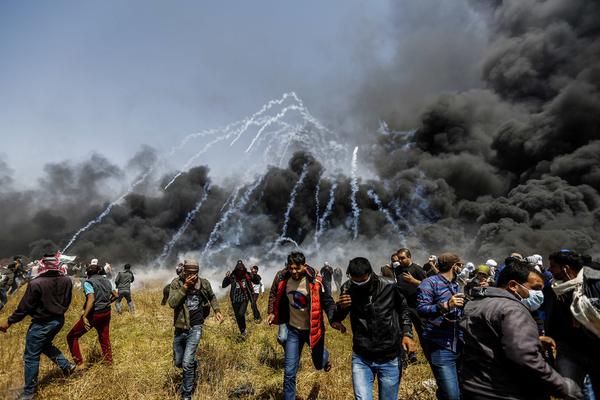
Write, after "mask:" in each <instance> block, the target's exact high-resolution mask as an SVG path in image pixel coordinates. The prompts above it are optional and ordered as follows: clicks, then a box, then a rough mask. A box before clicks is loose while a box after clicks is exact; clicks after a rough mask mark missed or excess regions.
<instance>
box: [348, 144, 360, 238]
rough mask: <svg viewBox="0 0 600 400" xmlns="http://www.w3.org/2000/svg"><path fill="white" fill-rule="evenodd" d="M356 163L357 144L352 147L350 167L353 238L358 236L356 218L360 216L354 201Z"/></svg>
mask: <svg viewBox="0 0 600 400" xmlns="http://www.w3.org/2000/svg"><path fill="white" fill-rule="evenodd" d="M357 164H358V146H356V147H355V148H354V152H353V153H352V168H351V170H350V173H351V177H352V180H351V181H350V184H351V186H352V192H351V194H350V203H351V205H352V218H353V219H352V234H353V237H354V239H356V238H357V237H358V219H359V217H360V208H359V207H358V203H357V201H356V193H358V178H357V176H356V170H357Z"/></svg>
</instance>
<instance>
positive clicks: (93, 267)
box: [85, 263, 102, 277]
mask: <svg viewBox="0 0 600 400" xmlns="http://www.w3.org/2000/svg"><path fill="white" fill-rule="evenodd" d="M101 269H102V268H101V267H100V266H99V265H98V263H96V264H91V263H90V265H88V266H87V268H86V269H85V272H86V273H87V276H88V277H90V276H93V275H98V274H99V273H100V270H101Z"/></svg>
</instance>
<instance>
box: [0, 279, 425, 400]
mask: <svg viewBox="0 0 600 400" xmlns="http://www.w3.org/2000/svg"><path fill="white" fill-rule="evenodd" d="M159 286H160V285H159V284H156V285H155V287H152V286H146V287H145V288H143V289H139V290H138V291H136V292H134V302H135V306H136V312H135V314H133V315H132V314H130V313H128V312H124V313H123V315H117V314H116V313H115V312H114V311H113V316H112V320H111V341H112V347H113V357H114V363H113V365H112V366H107V365H103V364H102V363H99V362H97V361H98V360H99V358H100V347H99V344H98V341H97V337H96V334H95V331H91V332H89V333H88V334H86V335H85V336H84V337H83V338H82V339H81V342H80V343H81V347H82V352H83V355H84V358H85V359H86V361H87V362H88V367H87V369H85V370H83V371H81V372H77V373H75V374H74V375H72V376H70V377H63V376H62V374H61V373H60V371H59V370H58V369H57V368H56V367H54V365H53V364H52V362H51V361H49V360H48V359H47V358H45V357H44V356H42V361H41V368H40V377H39V379H40V384H39V388H38V398H39V399H65V400H66V399H73V400H74V399H86V400H94V399H120V400H125V399H131V400H134V399H135V400H138V399H148V400H150V399H178V398H179V396H178V395H177V388H178V385H179V382H180V380H181V378H180V377H181V371H180V370H178V369H176V368H175V367H173V365H172V338H173V327H172V315H173V314H172V310H171V309H170V308H168V306H161V305H160V300H161V297H162V293H161V288H160V287H159ZM23 291H24V287H22V288H21V289H20V291H19V293H18V294H17V296H13V297H11V299H10V300H9V303H8V304H7V306H6V307H5V308H4V310H3V311H2V314H1V315H0V318H6V317H7V316H8V315H10V312H12V310H13V309H14V308H15V307H16V304H17V301H18V300H19V298H20V297H21V295H22V293H23ZM82 302H83V294H82V292H81V290H80V289H79V290H75V291H74V295H73V303H72V305H71V308H70V309H69V311H68V312H67V314H66V322H65V327H64V328H63V329H62V331H61V332H60V333H59V334H58V336H57V337H56V339H55V341H54V344H55V345H56V346H58V347H59V348H60V349H61V350H62V351H63V352H64V353H65V355H67V357H68V358H69V359H70V354H69V353H68V348H67V344H66V339H65V337H66V334H67V332H68V331H69V329H70V328H71V327H72V326H73V324H74V323H75V322H76V320H77V319H78V318H79V315H80V310H81V306H82ZM260 305H261V311H262V310H265V309H266V294H265V295H263V296H262V297H261V300H260ZM221 307H222V310H223V313H224V315H225V317H226V321H225V322H224V323H223V324H222V325H219V324H217V323H216V322H215V321H214V318H213V315H212V313H211V317H210V318H209V320H208V321H207V323H206V324H205V331H204V335H203V337H202V340H201V343H200V346H199V350H198V356H199V360H200V365H201V373H200V380H199V383H198V389H197V391H196V394H195V396H194V398H195V399H207V400H213V399H214V400H216V399H219V400H221V399H231V398H242V399H279V398H281V397H282V382H283V369H282V364H283V350H282V348H281V346H279V345H278V344H277V342H276V339H275V337H276V334H277V328H276V327H269V326H267V325H266V324H265V323H262V324H259V325H257V324H254V323H252V322H250V321H251V320H252V318H251V312H250V310H249V313H248V321H249V323H248V327H249V328H248V330H249V335H248V338H247V340H246V341H243V342H242V341H239V340H238V330H237V326H236V324H235V321H234V318H233V311H232V310H231V307H230V305H229V298H228V296H226V297H224V298H223V299H222V300H221ZM125 308H126V307H125ZM28 326H29V322H28V320H25V321H22V322H20V323H19V324H17V325H13V326H11V327H10V329H9V331H8V333H6V334H0V365H2V368H0V398H1V399H11V398H13V397H14V396H16V395H17V394H18V393H19V391H20V389H21V386H22V384H23V362H22V355H23V348H24V342H25V340H24V339H25V334H26V331H27V327H28ZM346 326H347V327H349V321H346ZM326 338H327V347H328V348H329V350H330V353H331V360H332V363H333V369H332V370H331V371H330V372H329V373H326V372H323V371H315V369H314V368H313V366H312V363H311V360H310V354H309V352H308V350H307V349H306V348H305V350H304V353H303V357H302V361H301V369H300V371H299V373H298V398H301V399H305V400H308V399H327V400H346V399H352V398H353V395H352V373H351V353H352V352H351V349H352V343H351V335H350V332H348V333H346V334H345V335H343V334H341V333H339V332H337V331H334V330H333V329H328V331H327V335H326ZM419 359H420V361H422V362H420V363H418V364H415V365H412V366H409V367H408V368H407V369H406V370H404V374H403V377H402V385H401V391H400V392H401V393H400V398H401V399H432V398H434V396H433V394H432V393H431V392H429V391H428V390H427V389H426V387H425V385H423V383H422V382H423V381H425V380H428V379H430V378H431V372H430V369H429V367H428V366H427V364H426V363H425V362H424V359H423V357H422V355H419Z"/></svg>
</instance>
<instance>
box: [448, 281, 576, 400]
mask: <svg viewBox="0 0 600 400" xmlns="http://www.w3.org/2000/svg"><path fill="white" fill-rule="evenodd" d="M471 295H472V296H473V297H472V300H470V301H469V302H467V304H466V306H465V317H464V319H463V320H462V321H461V326H462V329H463V331H464V347H463V353H462V357H463V362H462V369H461V374H460V378H461V384H462V391H463V393H464V394H465V395H466V397H474V398H477V399H498V400H500V399H502V400H512V399H523V400H525V399H527V400H533V399H547V398H548V396H549V395H551V396H555V397H560V398H563V397H564V396H565V394H566V393H565V390H566V383H565V379H564V378H563V377H562V376H561V375H560V374H559V373H558V372H556V371H555V370H554V369H553V368H552V367H551V366H550V365H549V364H548V363H547V362H546V360H544V357H543V355H542V348H541V344H540V341H539V336H538V330H537V326H536V323H535V321H534V319H533V317H532V316H531V313H530V312H529V311H528V310H527V308H526V307H525V306H524V305H523V304H522V303H521V302H520V301H519V300H518V299H517V298H516V297H515V296H513V295H512V294H510V293H509V292H508V291H506V290H505V289H500V288H495V287H483V288H474V289H473V291H472V292H471Z"/></svg>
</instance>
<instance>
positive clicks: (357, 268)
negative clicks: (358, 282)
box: [346, 257, 373, 276]
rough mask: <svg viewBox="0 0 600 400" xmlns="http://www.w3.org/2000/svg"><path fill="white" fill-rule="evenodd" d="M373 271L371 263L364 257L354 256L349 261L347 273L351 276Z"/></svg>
mask: <svg viewBox="0 0 600 400" xmlns="http://www.w3.org/2000/svg"><path fill="white" fill-rule="evenodd" d="M372 272H373V268H372V267H371V263H370V262H369V260H367V259H366V258H364V257H356V258H353V259H352V260H350V262H349V263H348V268H347V269H346V274H348V275H350V276H361V275H364V274H370V273H372Z"/></svg>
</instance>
